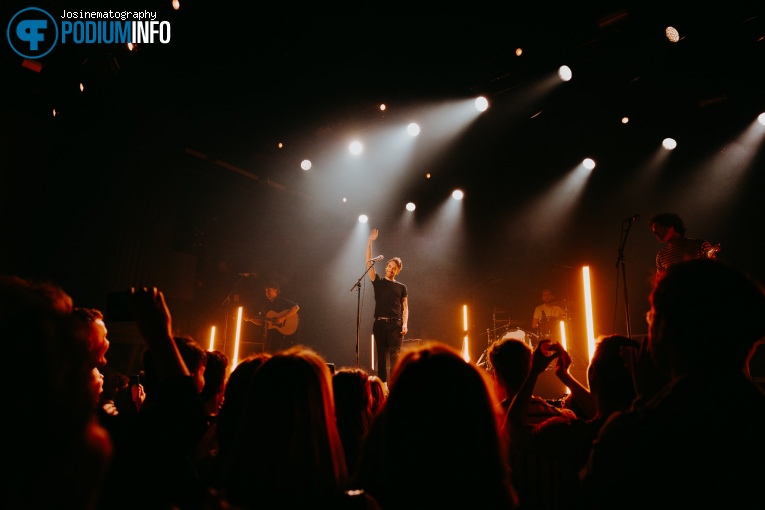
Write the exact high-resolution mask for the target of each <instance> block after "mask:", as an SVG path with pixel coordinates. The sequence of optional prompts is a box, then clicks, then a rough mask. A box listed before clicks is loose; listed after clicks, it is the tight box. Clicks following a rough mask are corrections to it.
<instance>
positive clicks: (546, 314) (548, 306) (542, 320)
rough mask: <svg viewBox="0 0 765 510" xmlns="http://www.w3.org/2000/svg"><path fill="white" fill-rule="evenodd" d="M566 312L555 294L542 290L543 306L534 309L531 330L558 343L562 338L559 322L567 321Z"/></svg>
mask: <svg viewBox="0 0 765 510" xmlns="http://www.w3.org/2000/svg"><path fill="white" fill-rule="evenodd" d="M565 318H566V310H564V309H563V308H561V307H560V305H558V304H557V303H556V301H555V294H554V293H553V291H552V290H550V289H543V290H542V304H541V305H539V306H537V307H536V308H534V317H533V318H532V320H531V328H532V329H533V330H534V331H536V332H537V333H538V335H539V337H540V338H542V337H546V338H550V339H551V340H553V341H557V340H558V338H559V336H560V330H559V329H558V328H559V326H558V324H559V321H562V320H565Z"/></svg>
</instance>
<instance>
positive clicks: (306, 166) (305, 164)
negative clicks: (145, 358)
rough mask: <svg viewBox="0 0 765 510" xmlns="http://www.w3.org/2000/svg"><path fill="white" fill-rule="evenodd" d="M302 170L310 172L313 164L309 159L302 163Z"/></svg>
mask: <svg viewBox="0 0 765 510" xmlns="http://www.w3.org/2000/svg"><path fill="white" fill-rule="evenodd" d="M300 168H302V169H303V170H310V169H311V162H310V161H309V160H307V159H304V160H303V161H301V162H300Z"/></svg>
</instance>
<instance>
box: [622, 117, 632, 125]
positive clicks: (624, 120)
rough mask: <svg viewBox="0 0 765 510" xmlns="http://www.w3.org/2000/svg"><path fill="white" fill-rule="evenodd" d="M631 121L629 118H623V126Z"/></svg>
mask: <svg viewBox="0 0 765 510" xmlns="http://www.w3.org/2000/svg"><path fill="white" fill-rule="evenodd" d="M629 121H630V118H629V117H622V124H626V123H628V122H629Z"/></svg>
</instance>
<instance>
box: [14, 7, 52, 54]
mask: <svg viewBox="0 0 765 510" xmlns="http://www.w3.org/2000/svg"><path fill="white" fill-rule="evenodd" d="M6 36H7V38H8V44H10V45H11V49H13V51H15V52H16V53H17V54H18V55H19V56H20V57H23V58H27V59H36V58H41V57H44V56H45V55H47V54H48V53H50V52H51V50H53V48H55V46H56V43H57V42H58V26H57V25H56V20H55V19H53V16H51V15H50V14H48V13H47V12H45V11H44V10H42V9H38V8H37V7H27V8H26V9H22V10H20V11H19V12H17V13H16V14H15V15H14V16H13V18H11V21H10V22H9V23H8V29H7V30H6Z"/></svg>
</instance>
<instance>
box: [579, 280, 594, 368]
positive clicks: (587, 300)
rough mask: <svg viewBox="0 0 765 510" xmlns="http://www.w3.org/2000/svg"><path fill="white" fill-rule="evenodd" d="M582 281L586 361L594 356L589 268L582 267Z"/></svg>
mask: <svg viewBox="0 0 765 510" xmlns="http://www.w3.org/2000/svg"><path fill="white" fill-rule="evenodd" d="M582 279H583V281H584V311H585V322H586V324H587V360H588V361H590V360H592V356H593V355H594V354H595V321H594V320H593V318H592V287H591V286H590V266H584V267H582Z"/></svg>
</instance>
